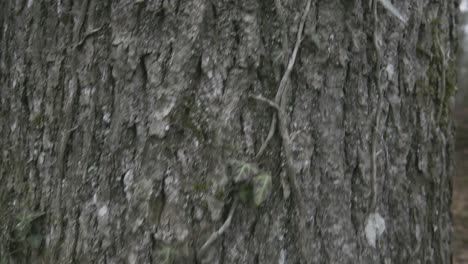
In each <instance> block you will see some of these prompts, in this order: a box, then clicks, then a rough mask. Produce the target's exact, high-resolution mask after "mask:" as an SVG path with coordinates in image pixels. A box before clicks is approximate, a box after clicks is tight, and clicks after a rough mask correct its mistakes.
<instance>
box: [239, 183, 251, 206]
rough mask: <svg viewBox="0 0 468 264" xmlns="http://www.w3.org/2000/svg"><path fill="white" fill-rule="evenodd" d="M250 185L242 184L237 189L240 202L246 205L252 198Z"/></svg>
mask: <svg viewBox="0 0 468 264" xmlns="http://www.w3.org/2000/svg"><path fill="white" fill-rule="evenodd" d="M252 192H253V191H252V185H250V184H242V185H241V186H240V188H239V197H240V199H241V201H242V202H244V203H247V202H248V201H251V198H252Z"/></svg>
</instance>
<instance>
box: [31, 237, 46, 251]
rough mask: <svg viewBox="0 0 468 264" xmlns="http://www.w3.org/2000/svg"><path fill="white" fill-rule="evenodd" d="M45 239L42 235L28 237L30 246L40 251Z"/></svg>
mask: <svg viewBox="0 0 468 264" xmlns="http://www.w3.org/2000/svg"><path fill="white" fill-rule="evenodd" d="M43 238H44V237H43V236H42V235H40V234H34V235H30V236H28V242H29V245H30V246H31V247H32V248H33V249H39V247H40V246H41V243H42V239H43Z"/></svg>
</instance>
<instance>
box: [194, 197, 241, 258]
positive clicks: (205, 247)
mask: <svg viewBox="0 0 468 264" xmlns="http://www.w3.org/2000/svg"><path fill="white" fill-rule="evenodd" d="M237 204H238V198H235V200H234V202H233V203H232V206H231V209H230V211H229V215H228V217H227V218H226V221H224V224H223V225H222V226H221V227H220V228H219V229H218V230H216V231H214V232H213V234H211V236H210V237H209V238H208V240H207V241H206V242H205V244H203V246H202V247H201V249H200V250H199V253H198V255H199V256H203V255H204V254H205V253H206V251H207V250H208V248H209V247H210V246H211V244H213V243H214V242H215V241H216V240H217V239H218V238H219V237H220V236H221V235H223V234H224V232H226V230H227V229H228V227H229V226H230V225H231V221H232V217H233V216H234V211H235V210H236V207H237Z"/></svg>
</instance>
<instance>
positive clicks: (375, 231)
mask: <svg viewBox="0 0 468 264" xmlns="http://www.w3.org/2000/svg"><path fill="white" fill-rule="evenodd" d="M384 231H385V220H384V219H383V218H382V216H380V214H379V213H372V214H370V215H369V217H368V218H367V223H366V228H365V230H364V232H365V233H366V239H367V243H369V245H370V246H371V247H373V248H375V245H376V242H377V239H378V238H379V237H380V236H381V235H382V234H383V232H384Z"/></svg>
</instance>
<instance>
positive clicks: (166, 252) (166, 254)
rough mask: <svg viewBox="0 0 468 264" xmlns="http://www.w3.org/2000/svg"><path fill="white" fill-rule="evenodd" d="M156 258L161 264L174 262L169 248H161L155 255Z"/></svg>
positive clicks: (171, 250)
mask: <svg viewBox="0 0 468 264" xmlns="http://www.w3.org/2000/svg"><path fill="white" fill-rule="evenodd" d="M156 258H157V259H158V260H159V263H161V264H172V263H173V261H174V252H173V249H172V248H171V247H167V246H166V247H163V248H162V249H161V250H159V251H158V252H157V253H156Z"/></svg>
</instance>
